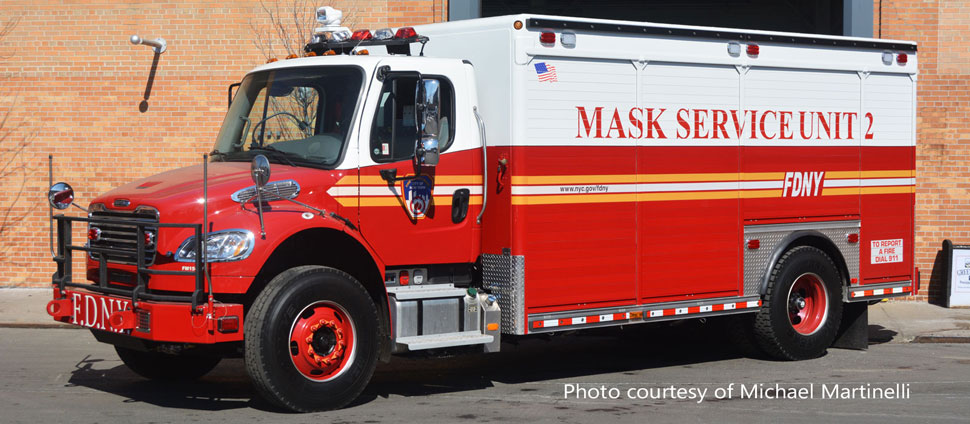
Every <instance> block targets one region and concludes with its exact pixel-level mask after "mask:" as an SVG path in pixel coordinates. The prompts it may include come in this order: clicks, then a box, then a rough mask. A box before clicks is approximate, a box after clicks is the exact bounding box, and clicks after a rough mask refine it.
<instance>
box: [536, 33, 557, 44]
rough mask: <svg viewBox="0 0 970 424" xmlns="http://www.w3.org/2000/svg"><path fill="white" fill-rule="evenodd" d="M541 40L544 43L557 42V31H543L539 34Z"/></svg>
mask: <svg viewBox="0 0 970 424" xmlns="http://www.w3.org/2000/svg"><path fill="white" fill-rule="evenodd" d="M539 42H540V43H542V44H556V33H554V32H543V33H542V34H539Z"/></svg>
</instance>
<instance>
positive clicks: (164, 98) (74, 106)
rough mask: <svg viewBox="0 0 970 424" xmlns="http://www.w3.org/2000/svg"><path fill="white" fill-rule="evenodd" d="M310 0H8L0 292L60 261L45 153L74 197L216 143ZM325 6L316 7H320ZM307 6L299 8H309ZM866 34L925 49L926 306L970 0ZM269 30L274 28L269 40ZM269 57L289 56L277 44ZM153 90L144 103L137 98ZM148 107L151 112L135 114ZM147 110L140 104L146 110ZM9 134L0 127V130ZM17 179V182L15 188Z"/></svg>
mask: <svg viewBox="0 0 970 424" xmlns="http://www.w3.org/2000/svg"><path fill="white" fill-rule="evenodd" d="M326 3H327V4H330V5H333V6H335V7H338V8H340V9H342V10H344V11H345V14H346V19H345V24H347V25H348V26H350V27H352V28H353V27H368V28H378V27H382V26H399V25H405V24H418V23H426V22H432V21H441V20H444V19H445V18H446V9H447V0H427V1H390V0H384V1H346V0H345V1H328V2H326ZM294 4H297V5H299V6H301V7H298V8H300V9H301V10H302V9H306V10H312V9H313V8H314V7H315V6H317V5H319V4H317V3H315V2H311V1H307V0H279V1H278V2H277V1H273V0H266V1H265V2H262V3H261V2H260V1H258V0H237V1H227V0H220V1H209V0H192V1H153V2H151V3H150V4H148V3H147V2H142V1H120V0H99V1H78V0H61V1H50V0H39V1H20V0H5V1H3V2H2V3H0V25H2V22H6V21H9V20H10V19H12V18H14V17H17V18H19V22H17V25H16V27H15V28H14V30H13V31H12V32H11V33H9V34H8V35H7V36H6V38H5V39H4V40H2V41H0V118H2V116H3V115H4V114H5V113H7V112H10V117H9V119H8V120H7V121H6V123H5V124H4V127H5V129H6V130H8V131H9V130H10V129H11V128H13V131H12V132H10V134H8V135H9V136H8V137H6V138H4V139H3V140H4V141H3V142H2V144H0V148H2V149H6V148H8V147H9V146H10V145H11V144H14V142H16V141H18V140H24V139H25V138H26V139H28V143H27V144H26V148H25V150H24V152H23V155H22V156H15V155H13V154H12V153H10V152H2V157H0V165H2V164H4V163H6V162H7V159H10V158H13V161H12V162H11V165H10V166H5V167H4V168H0V169H6V170H10V169H14V170H16V167H17V165H20V164H23V165H25V166H26V170H25V171H24V172H22V173H21V172H15V173H14V174H13V175H7V176H5V177H3V178H2V180H0V193H2V194H3V196H2V197H0V207H2V208H0V225H3V232H2V234H0V286H10V285H14V286H17V285H31V286H42V285H45V284H46V283H47V282H48V279H49V275H50V273H51V272H52V270H53V265H52V263H51V262H50V254H49V252H48V251H47V210H46V207H45V199H44V193H45V191H46V187H47V177H46V157H47V154H48V153H53V154H54V155H55V158H56V159H55V179H57V180H64V181H69V182H71V183H73V184H74V186H75V189H76V190H77V197H78V199H79V200H81V201H82V202H83V201H86V200H90V199H91V198H93V197H94V196H95V195H96V194H98V193H102V192H104V191H106V190H109V189H110V188H112V187H115V186H118V185H120V184H123V183H126V182H129V181H131V180H134V179H137V178H140V177H143V176H147V175H151V174H154V173H157V172H161V171H163V170H167V169H171V168H175V167H178V166H183V165H186V164H190V163H196V162H197V161H199V160H200V156H201V154H202V153H203V152H206V151H208V149H210V148H211V143H212V140H213V138H214V136H215V133H216V131H217V128H218V123H219V122H220V120H221V119H222V116H223V114H224V113H225V89H226V86H227V85H228V84H229V83H231V82H235V81H237V80H238V79H239V77H240V76H241V75H242V74H243V73H244V72H245V71H246V70H248V69H250V68H251V67H253V66H254V65H257V64H259V63H262V62H263V61H264V57H265V55H264V54H263V52H262V51H261V50H260V49H259V48H257V46H256V43H254V38H256V37H257V34H259V33H261V34H270V33H271V32H272V28H271V27H270V26H268V19H267V16H266V15H267V13H266V10H265V9H264V5H265V6H266V7H268V8H269V9H270V10H271V11H276V10H277V9H276V7H277V6H279V7H281V8H282V10H283V11H286V10H289V9H292V8H293V5H294ZM320 4H322V3H320ZM303 5H307V6H306V7H305V8H303V7H302V6H303ZM873 6H874V13H873V19H874V26H873V27H874V31H875V34H874V36H877V37H878V36H881V37H883V38H898V39H905V40H914V41H916V42H918V43H919V60H920V77H919V110H918V126H919V131H918V135H917V137H918V146H917V168H918V187H917V211H916V214H917V228H916V231H917V242H916V261H917V265H918V266H919V268H920V269H921V270H922V273H923V281H922V283H923V284H922V286H923V290H922V291H921V292H920V295H919V298H921V299H927V298H929V299H931V300H932V299H934V298H936V299H938V298H940V296H942V295H943V293H942V289H943V286H942V278H943V275H944V274H943V270H941V269H939V268H940V267H939V266H938V264H939V263H940V261H939V258H938V255H939V251H940V244H941V242H942V241H943V239H944V238H950V239H951V240H954V241H955V242H958V243H970V225H968V222H970V193H968V189H970V182H968V179H967V175H968V166H967V163H968V160H970V154H968V149H970V140H967V139H966V138H964V137H963V136H962V134H964V133H966V130H967V126H968V122H970V120H968V119H967V118H968V117H967V114H968V111H970V90H968V87H967V85H968V84H967V83H968V75H967V74H968V72H970V66H968V65H970V47H968V46H970V43H968V40H967V39H966V38H967V36H966V35H964V34H966V33H967V30H968V28H970V3H968V2H962V1H945V0H900V1H880V0H875V1H874V5H873ZM135 33H137V34H140V35H142V36H144V37H157V36H162V37H165V38H166V40H168V42H169V50H168V52H166V53H165V54H163V55H161V56H160V57H159V61H158V64H157V66H156V68H155V78H154V80H153V81H152V83H151V91H150V92H148V91H146V89H147V87H148V86H149V75H150V74H151V71H152V58H153V55H152V53H151V51H150V50H149V49H148V48H147V47H143V46H138V47H133V46H131V45H130V44H128V42H127V39H128V37H129V36H130V35H132V34H135ZM263 38H264V39H271V38H272V37H263ZM273 48H274V50H275V51H274V52H272V53H273V55H282V54H283V53H282V51H283V50H282V49H281V46H279V45H278V43H277V44H274V45H273ZM146 94H148V96H147V100H146ZM143 102H144V103H145V104H146V106H147V108H145V107H142V106H141V105H142V104H143ZM142 108H144V109H145V110H144V112H142V111H141V110H140V109H142ZM3 135H4V133H2V132H0V137H3ZM22 182H25V184H23V185H22V184H21V183H22Z"/></svg>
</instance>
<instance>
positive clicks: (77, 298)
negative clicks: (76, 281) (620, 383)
mask: <svg viewBox="0 0 970 424" xmlns="http://www.w3.org/2000/svg"><path fill="white" fill-rule="evenodd" d="M71 294H72V296H71V303H72V304H73V305H74V309H73V310H72V311H71V324H75V325H80V326H82V327H91V328H95V329H98V330H109V331H114V332H116V333H123V332H124V330H121V329H116V328H112V327H111V325H110V324H108V318H110V317H111V314H113V313H115V312H117V311H124V310H128V309H131V307H130V305H131V302H130V301H127V300H121V299H112V298H108V297H100V296H99V297H95V296H89V295H83V294H81V293H71Z"/></svg>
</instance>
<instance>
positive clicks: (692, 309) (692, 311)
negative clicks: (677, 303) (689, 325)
mask: <svg viewBox="0 0 970 424" xmlns="http://www.w3.org/2000/svg"><path fill="white" fill-rule="evenodd" d="M700 311H701V307H700V306H691V307H689V308H687V313H688V314H696V313H698V312H700Z"/></svg>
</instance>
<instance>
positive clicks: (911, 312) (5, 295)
mask: <svg viewBox="0 0 970 424" xmlns="http://www.w3.org/2000/svg"><path fill="white" fill-rule="evenodd" d="M51 295H52V290H51V289H48V288H42V289H31V288H0V327H8V328H9V327H27V328H80V327H76V326H71V325H66V324H61V323H58V322H55V321H54V320H53V319H51V317H50V316H49V315H47V312H46V311H45V308H46V305H47V302H48V301H50V299H51ZM869 339H870V341H872V342H877V343H885V342H891V343H910V342H920V343H933V342H945V343H970V309H957V308H953V309H947V308H942V307H939V306H936V305H931V304H928V303H924V302H904V301H886V302H881V303H878V304H876V305H873V306H870V307H869Z"/></svg>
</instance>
